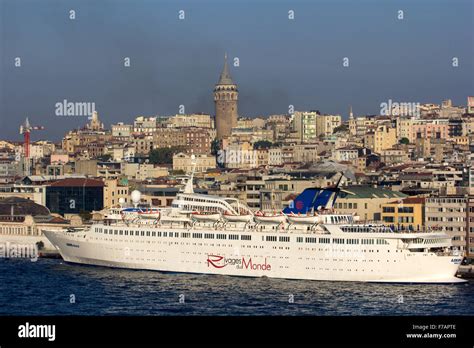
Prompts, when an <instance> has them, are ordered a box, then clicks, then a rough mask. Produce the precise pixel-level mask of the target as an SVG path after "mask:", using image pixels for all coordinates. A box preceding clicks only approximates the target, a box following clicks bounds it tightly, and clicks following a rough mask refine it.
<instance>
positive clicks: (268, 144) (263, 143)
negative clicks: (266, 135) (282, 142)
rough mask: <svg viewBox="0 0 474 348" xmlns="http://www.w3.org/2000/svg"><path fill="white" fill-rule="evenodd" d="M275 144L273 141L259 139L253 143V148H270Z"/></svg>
mask: <svg viewBox="0 0 474 348" xmlns="http://www.w3.org/2000/svg"><path fill="white" fill-rule="evenodd" d="M272 145H273V143H272V142H271V141H268V140H259V141H256V142H255V143H254V144H253V148H254V149H268V148H269V147H271V146H272Z"/></svg>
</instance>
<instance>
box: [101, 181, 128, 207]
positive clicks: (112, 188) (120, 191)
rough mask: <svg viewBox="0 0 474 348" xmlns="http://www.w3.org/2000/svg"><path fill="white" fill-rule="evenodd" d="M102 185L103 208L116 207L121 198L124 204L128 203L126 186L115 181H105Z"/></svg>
mask: <svg viewBox="0 0 474 348" xmlns="http://www.w3.org/2000/svg"><path fill="white" fill-rule="evenodd" d="M104 183H105V186H104V208H111V207H115V206H117V205H118V204H119V200H120V198H123V199H124V202H125V203H128V202H129V201H130V199H129V197H130V194H129V189H128V186H126V185H121V184H119V182H118V180H117V179H106V180H104Z"/></svg>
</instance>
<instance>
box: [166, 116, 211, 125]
mask: <svg viewBox="0 0 474 348" xmlns="http://www.w3.org/2000/svg"><path fill="white" fill-rule="evenodd" d="M168 124H169V125H170V126H172V127H177V128H183V127H197V128H213V127H214V122H213V120H212V118H211V115H206V114H189V115H180V114H177V115H175V116H173V117H171V118H170V119H169V120H168Z"/></svg>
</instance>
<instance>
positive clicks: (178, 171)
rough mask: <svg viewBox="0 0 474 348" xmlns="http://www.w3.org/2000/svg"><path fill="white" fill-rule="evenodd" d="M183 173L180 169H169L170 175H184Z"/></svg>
mask: <svg viewBox="0 0 474 348" xmlns="http://www.w3.org/2000/svg"><path fill="white" fill-rule="evenodd" d="M184 174H186V173H185V172H184V170H182V169H177V170H172V171H170V175H184Z"/></svg>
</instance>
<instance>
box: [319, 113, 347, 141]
mask: <svg viewBox="0 0 474 348" xmlns="http://www.w3.org/2000/svg"><path fill="white" fill-rule="evenodd" d="M340 125H341V116H340V115H317V116H316V137H319V136H329V135H332V133H333V132H334V129H335V128H336V127H339V126H340Z"/></svg>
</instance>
